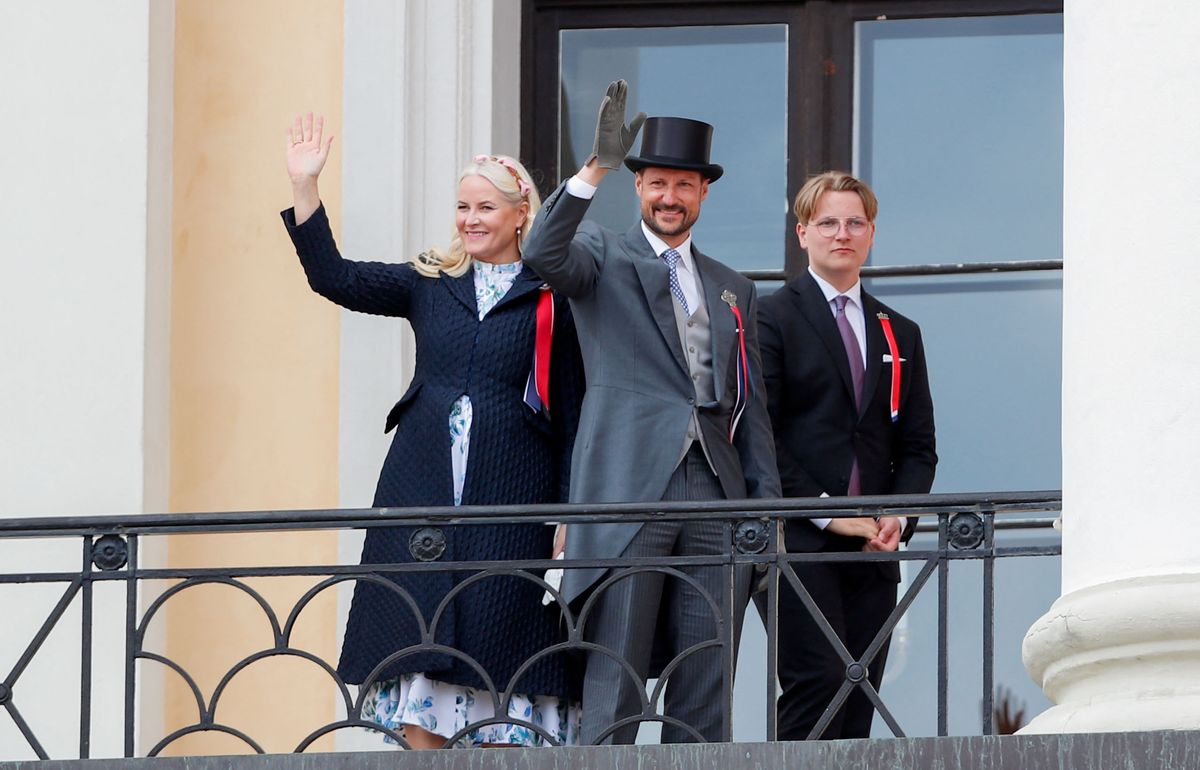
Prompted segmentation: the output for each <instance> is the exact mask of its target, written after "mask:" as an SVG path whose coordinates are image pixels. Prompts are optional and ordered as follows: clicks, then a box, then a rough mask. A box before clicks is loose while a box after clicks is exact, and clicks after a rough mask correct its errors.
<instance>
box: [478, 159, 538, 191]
mask: <svg viewBox="0 0 1200 770" xmlns="http://www.w3.org/2000/svg"><path fill="white" fill-rule="evenodd" d="M489 160H490V161H494V162H496V163H499V164H500V165H501V166H504V167H505V168H506V169H508V173H510V174H512V177H513V179H515V180H516V182H517V189H518V190H519V191H520V192H521V197H522V198H524V197H526V196H528V195H529V193H530V191H532V190H533V186H532V185H530V184H529V182H526V181H525V180H524V179H522V178H521V172H520V171H518V170H517V164H516V163H514V162H513V160H512V158H506V157H503V156H499V155H476V156H475V162H476V163H487V162H488V161H489Z"/></svg>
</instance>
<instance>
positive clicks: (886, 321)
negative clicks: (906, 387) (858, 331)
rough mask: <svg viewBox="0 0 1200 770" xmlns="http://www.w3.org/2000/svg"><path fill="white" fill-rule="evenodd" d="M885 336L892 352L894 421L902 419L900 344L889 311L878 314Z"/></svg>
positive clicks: (892, 407) (892, 405) (892, 406)
mask: <svg viewBox="0 0 1200 770" xmlns="http://www.w3.org/2000/svg"><path fill="white" fill-rule="evenodd" d="M877 315H878V318H879V325H880V326H882V327H883V336H884V337H886V338H887V344H888V350H890V351H891V354H892V398H891V409H892V422H898V421H899V420H900V346H899V345H897V344H896V333H895V332H893V331H892V319H891V318H890V317H888V314H887V313H879V314H877Z"/></svg>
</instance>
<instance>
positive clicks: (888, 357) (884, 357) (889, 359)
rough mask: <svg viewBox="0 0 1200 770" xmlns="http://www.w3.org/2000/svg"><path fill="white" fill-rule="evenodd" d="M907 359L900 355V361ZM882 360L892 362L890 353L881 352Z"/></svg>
mask: <svg viewBox="0 0 1200 770" xmlns="http://www.w3.org/2000/svg"><path fill="white" fill-rule="evenodd" d="M907 360H908V359H907V358H903V357H901V359H900V363H904V362H905V361H907ZM883 362H884V363H885V364H890V363H891V362H892V354H891V353H884V354H883Z"/></svg>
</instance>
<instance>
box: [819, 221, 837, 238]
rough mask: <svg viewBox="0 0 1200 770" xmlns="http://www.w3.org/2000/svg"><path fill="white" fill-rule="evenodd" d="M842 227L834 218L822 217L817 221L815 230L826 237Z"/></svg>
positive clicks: (833, 234) (831, 235) (834, 233)
mask: <svg viewBox="0 0 1200 770" xmlns="http://www.w3.org/2000/svg"><path fill="white" fill-rule="evenodd" d="M841 227H842V223H841V222H839V221H837V220H836V219H822V220H821V221H820V222H817V232H818V233H820V234H821V235H823V236H825V237H826V238H832V237H833V236H835V235H837V234H838V230H840V229H841Z"/></svg>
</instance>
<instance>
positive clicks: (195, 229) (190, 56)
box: [142, 0, 342, 754]
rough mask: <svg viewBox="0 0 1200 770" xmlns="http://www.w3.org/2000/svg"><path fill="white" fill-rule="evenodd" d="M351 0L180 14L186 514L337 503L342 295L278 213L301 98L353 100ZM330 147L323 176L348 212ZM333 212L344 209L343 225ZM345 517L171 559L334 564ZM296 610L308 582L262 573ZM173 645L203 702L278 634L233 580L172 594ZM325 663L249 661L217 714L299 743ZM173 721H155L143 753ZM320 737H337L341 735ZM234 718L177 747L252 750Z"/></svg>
mask: <svg viewBox="0 0 1200 770" xmlns="http://www.w3.org/2000/svg"><path fill="white" fill-rule="evenodd" d="M341 83H342V3H340V2H336V1H334V0H287V1H286V2H285V1H284V0H254V1H253V2H247V1H246V0H178V2H177V6H176V28H175V79H174V87H175V92H174V93H175V103H174V110H175V112H174V172H173V173H174V183H173V184H174V190H173V204H172V205H173V219H172V249H173V254H172V259H173V264H172V270H173V273H172V294H171V306H172V311H171V470H170V473H171V488H170V506H171V509H172V510H173V511H177V512H184V511H213V510H261V509H288V508H315V507H335V506H336V505H337V500H338V494H337V492H338V490H337V430H338V411H337V404H338V310H337V308H335V307H334V306H333V305H331V304H330V303H328V302H326V301H324V300H322V299H320V298H319V297H316V296H315V295H314V294H313V293H312V292H311V290H310V289H309V288H308V285H307V284H306V282H305V280H304V276H303V272H302V271H301V269H300V267H299V264H298V262H297V260H296V257H295V253H294V250H293V249H292V247H291V243H290V241H289V240H288V238H287V236H286V234H285V232H284V229H283V226H282V224H281V222H280V219H279V215H278V212H279V210H281V209H283V208H285V207H286V206H288V205H290V187H289V185H288V181H287V177H286V174H285V172H284V160H283V157H284V147H285V142H284V130H285V128H286V127H287V125H288V124H289V122H290V120H291V117H292V115H293V114H295V113H296V112H297V111H300V110H305V109H314V110H321V111H324V112H325V113H326V114H327V115H329V116H330V117H331V118H332V119H333V123H334V124H335V125H336V124H337V123H339V122H340V120H339V118H340V115H341V109H342V99H341V87H342V86H341ZM337 157H338V154H337V153H336V152H335V153H334V154H333V159H332V160H331V162H330V164H329V167H328V168H327V169H326V170H325V173H324V174H323V176H322V180H321V181H322V185H321V189H322V193H323V196H324V197H325V199H326V200H327V201H329V202H330V204H331V211H332V212H334V215H335V217H336V212H337V211H339V210H340V206H339V205H337V204H338V203H339V202H340V201H339V198H340V187H341V182H340V168H339V166H338V164H337ZM337 226H338V223H337V221H336V219H335V222H334V227H335V230H336V229H337ZM336 546H337V536H336V534H335V533H308V534H288V533H282V534H278V535H259V536H245V535H207V536H188V537H183V536H176V537H174V538H172V540H171V542H170V544H169V561H170V564H171V566H174V567H182V566H224V565H267V564H332V563H335V562H336V555H337V548H336ZM248 582H250V584H251V585H253V586H254V587H255V588H256V589H257V590H260V591H262V592H263V593H264V595H265V596H266V597H267V598H268V600H269V601H270V602H271V604H272V605H273V606H274V607H275V609H276V612H278V613H279V614H280V615H281V617H280V622H281V623H283V622H284V621H285V620H286V615H287V612H288V610H289V609H290V608H291V606H292V604H293V603H294V601H295V598H296V597H298V596H299V594H300V593H302V592H303V590H304V589H305V588H306V587H307V586H309V585H311V583H312V581H311V580H308V579H299V578H296V579H286V580H285V579H278V578H277V579H259V580H256V581H248ZM168 608H169V609H168V614H167V616H166V618H165V621H166V624H167V626H166V641H165V645H166V648H167V654H168V655H169V656H170V657H172V658H173V659H175V660H176V661H178V662H179V663H180V664H181V665H183V666H184V667H186V668H187V670H188V671H189V672H190V673H191V674H192V675H193V676H194V677H196V679H197V682H198V684H199V686H200V689H201V691H202V692H203V694H204V697H205V698H209V697H211V694H212V692H213V688H214V687H215V686H216V684H217V682H218V681H219V679H220V677H221V676H222V675H223V674H224V673H225V672H226V671H227V670H228V669H229V668H230V666H232V665H233V664H234V663H235V662H236V661H237V660H238V659H240V658H242V657H243V656H245V655H248V654H250V653H252V652H254V651H255V650H259V649H263V648H265V647H268V646H270V645H271V644H272V639H271V634H270V631H269V625H268V623H267V621H266V619H265V616H264V615H263V613H262V611H261V610H260V609H259V607H258V606H257V605H256V604H255V603H254V602H253V601H251V600H250V599H249V598H248V597H247V596H246V595H244V594H240V593H237V592H236V591H235V590H234V589H232V588H228V587H222V586H202V587H197V588H194V589H189V590H187V591H184V592H182V593H181V594H180V595H179V596H177V597H175V598H173V599H172V600H171V601H170V602H169V603H168ZM335 614H336V604H335V597H334V595H333V593H332V592H326V593H325V594H323V595H322V597H321V600H320V602H319V603H318V604H317V605H316V606H313V607H311V608H310V609H309V610H308V612H307V613H306V614H305V617H304V620H303V621H302V623H301V624H300V625H299V627H298V632H297V635H296V637H295V639H294V640H293V646H298V647H302V648H305V649H308V650H311V651H312V652H314V653H316V654H318V655H319V656H321V657H322V658H324V659H326V660H332V659H333V657H334V650H335V644H336V639H335V626H336V620H335ZM332 694H333V689H332V688H331V686H330V682H329V679H328V677H327V676H326V675H325V674H324V673H322V672H320V671H319V670H318V669H316V668H315V667H314V666H313V665H312V664H309V663H305V662H303V661H299V660H297V659H291V658H289V659H271V660H268V661H264V662H261V663H257V664H254V665H252V666H251V667H250V668H248V669H247V670H246V671H245V672H244V673H242V674H240V675H239V676H238V677H237V678H236V679H235V681H234V682H233V684H231V686H230V688H229V691H228V692H227V693H226V695H225V696H223V698H222V701H221V703H220V704H219V706H218V708H217V711H216V721H217V722H218V723H221V724H225V725H229V726H232V727H234V728H237V729H239V730H243V731H245V732H247V733H249V734H251V735H252V736H253V737H254V738H255V739H256V740H258V741H259V742H260V744H261V745H262V747H263V748H264V749H265V750H266V751H268V752H286V751H291V750H293V749H294V747H295V745H296V744H297V743H298V742H299V741H300V740H301V739H302V738H303V737H304V736H305V735H307V734H308V733H309V732H310V731H311V730H312V729H314V728H315V727H317V726H319V725H321V724H324V723H327V722H329V721H332V720H333V719H334V718H335V715H334V711H333V705H332V704H333V697H332ZM165 709H166V711H165V714H164V717H165V719H164V721H165V725H166V731H167V732H170V731H171V730H173V729H177V728H179V727H181V726H184V725H187V724H192V723H194V722H195V721H196V718H197V717H196V706H195V700H194V698H193V697H192V695H191V692H190V690H189V689H188V688H186V687H185V686H184V685H183V684H182V681H181V680H180V679H179V678H178V677H176V676H174V675H172V674H167V675H166V700H165ZM159 738H161V736H152V735H144V736H143V737H142V744H143V746H142V750H143V751H144V750H146V749H148V748H149V747H150V746H153V745H154V743H155V742H157V740H158V739H159ZM318 748H323V749H325V750H331V749H332V742H331V740H330V739H325V740H324V742H323V743H321V744H318ZM247 751H249V749H248V748H247V747H246V746H245V744H243V743H241V742H239V741H236V740H233V739H231V738H229V737H227V736H222V735H220V734H219V733H208V734H205V735H199V736H192V737H188V738H185V739H183V740H180V741H178V742H176V743H175V744H173V745H172V746H171V747H170V748H169V749H168V750H167V751H166V752H165V753H168V754H210V753H245V752H247Z"/></svg>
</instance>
